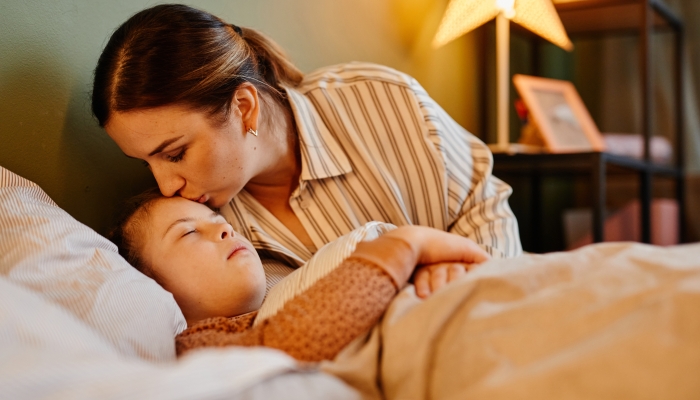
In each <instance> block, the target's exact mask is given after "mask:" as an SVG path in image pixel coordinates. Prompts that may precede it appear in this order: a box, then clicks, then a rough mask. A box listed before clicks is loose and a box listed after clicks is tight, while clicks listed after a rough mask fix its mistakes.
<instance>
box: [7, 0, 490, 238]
mask: <svg viewBox="0 0 700 400" xmlns="http://www.w3.org/2000/svg"><path fill="white" fill-rule="evenodd" d="M446 3H447V2H446V1H430V0H353V1H328V0H296V1H286V0H257V1H252V0H237V1H236V0H226V1H223V0H222V1H215V0H208V1H191V2H188V4H190V5H193V6H195V7H198V8H202V9H205V10H207V11H210V12H212V13H214V14H216V15H219V16H221V17H223V18H224V19H226V20H227V21H229V22H232V23H236V24H239V25H243V26H250V27H254V28H258V29H260V30H262V31H263V32H265V33H267V34H268V35H269V36H271V37H272V38H273V39H275V40H276V41H278V42H279V43H280V44H281V45H282V46H283V47H284V48H285V49H287V51H288V52H289V54H290V56H291V58H292V59H293V60H294V61H295V62H296V63H297V65H298V66H299V67H300V68H301V69H302V70H303V71H306V72H308V71H311V70H313V69H315V68H317V67H320V66H323V65H329V64H335V63H340V62H346V61H352V60H359V61H370V62H376V63H381V64H386V65H389V66H392V67H394V68H397V69H400V70H403V71H405V72H407V73H410V74H412V75H413V76H415V77H416V78H417V79H418V80H419V81H420V82H421V83H422V84H423V85H424V86H425V87H426V89H427V90H428V91H429V92H430V93H431V94H432V95H433V97H434V98H436V100H437V101H438V102H439V103H441V104H442V105H443V107H444V108H445V109H446V110H447V111H448V112H449V113H450V114H452V115H453V117H454V118H455V119H456V120H457V121H458V122H460V123H461V124H462V125H464V126H465V127H467V129H472V130H473V129H474V128H475V127H478V126H479V121H477V120H476V115H477V113H476V111H475V108H476V106H475V102H476V99H475V93H476V91H475V90H476V89H475V83H474V82H476V81H477V80H476V78H475V61H474V59H475V57H474V54H473V47H474V46H473V44H472V42H473V40H472V39H471V38H470V37H469V36H466V37H464V38H462V39H459V40H457V41H455V42H453V43H452V44H450V45H447V46H446V47H445V48H442V49H439V50H437V51H436V50H433V49H431V48H430V45H429V43H430V39H431V38H432V36H433V34H434V32H435V29H436V26H437V24H438V23H439V20H440V17H441V15H442V12H443V9H444V7H445V5H446ZM153 4H156V3H155V2H148V1H137V0H123V1H121V0H120V1H113V0H111V1H104V0H52V1H38V0H3V1H2V3H0V165H2V166H3V167H5V168H8V169H10V170H11V171H14V172H16V173H18V174H20V175H22V176H24V177H26V178H28V179H30V180H33V181H34V182H36V183H38V184H39V185H40V186H41V187H42V188H44V190H45V191H46V192H47V193H48V194H49V195H50V196H51V197H52V198H53V199H54V200H55V201H56V202H57V203H58V204H59V205H60V206H62V207H63V208H64V209H65V210H66V211H68V212H69V213H71V214H72V215H73V216H75V217H76V218H77V219H78V220H80V221H81V222H83V223H85V224H87V225H88V226H90V227H92V228H94V229H96V230H97V231H98V232H102V233H103V232H105V231H106V229H108V227H109V226H110V224H111V219H112V215H113V213H114V211H115V210H116V208H117V207H118V204H119V203H120V202H121V201H122V200H123V199H124V198H125V197H127V196H129V195H132V194H134V193H137V192H139V191H141V190H142V189H144V188H145V187H147V186H149V185H152V184H154V181H153V180H152V178H151V177H150V175H149V173H148V171H147V170H146V169H145V168H144V167H143V166H142V164H141V163H140V162H138V161H135V160H130V159H127V158H126V157H124V156H123V155H122V154H121V152H120V151H119V149H118V148H117V147H116V146H115V145H114V144H113V143H112V142H111V141H110V140H109V138H108V137H107V135H106V134H105V133H104V132H103V131H102V130H101V129H100V128H99V127H98V126H97V124H96V122H95V121H94V120H93V119H92V116H91V114H90V97H89V92H90V87H91V79H92V69H93V68H94V65H95V63H96V60H97V58H98V56H99V54H100V51H101V49H102V46H103V45H104V44H105V43H106V41H107V38H108V37H109V35H110V33H111V32H112V31H113V30H114V29H115V28H116V27H117V26H118V25H119V24H120V23H122V22H123V21H124V20H126V19H127V18H128V17H129V16H130V15H132V14H133V13H135V12H137V11H139V10H141V9H143V8H146V7H148V6H151V5H153Z"/></svg>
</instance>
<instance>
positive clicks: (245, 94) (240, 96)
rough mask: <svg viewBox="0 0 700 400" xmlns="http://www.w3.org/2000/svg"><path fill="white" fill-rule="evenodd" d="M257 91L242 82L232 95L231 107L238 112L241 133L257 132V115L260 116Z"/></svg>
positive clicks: (250, 85) (250, 84)
mask: <svg viewBox="0 0 700 400" xmlns="http://www.w3.org/2000/svg"><path fill="white" fill-rule="evenodd" d="M258 94H259V93H258V89H257V88H256V87H255V85H253V84H252V83H249V82H243V83H242V84H241V85H240V86H239V87H238V89H236V91H235V92H234V93H233V99H232V101H231V107H232V108H233V109H234V112H235V110H238V112H239V113H240V116H241V121H242V123H243V131H247V130H248V129H252V130H254V131H257V130H258V115H259V114H260V97H259V96H258Z"/></svg>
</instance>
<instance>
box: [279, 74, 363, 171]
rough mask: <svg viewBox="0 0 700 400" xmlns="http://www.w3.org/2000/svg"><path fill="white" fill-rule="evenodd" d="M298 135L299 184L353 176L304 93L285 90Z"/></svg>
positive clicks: (348, 163) (344, 156)
mask: <svg viewBox="0 0 700 400" xmlns="http://www.w3.org/2000/svg"><path fill="white" fill-rule="evenodd" d="M284 89H285V90H286V92H287V98H288V99H289V104H291V106H292V112H293V113H294V120H295V121H296V125H297V132H298V133H299V149H300V152H301V176H300V180H302V181H307V180H313V179H323V178H330V177H332V176H338V175H343V174H347V173H348V172H352V166H351V165H350V160H348V157H347V155H346V154H345V150H343V148H342V146H341V145H340V143H338V141H337V140H336V138H335V137H333V134H332V133H331V131H330V129H329V128H328V126H326V124H325V122H324V121H323V119H322V118H321V116H320V115H319V114H318V111H316V107H314V105H313V104H312V102H311V99H310V98H309V97H307V96H306V95H305V94H304V93H302V92H300V91H298V90H295V89H293V88H289V87H285V88H284Z"/></svg>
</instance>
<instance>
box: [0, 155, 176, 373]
mask: <svg viewBox="0 0 700 400" xmlns="http://www.w3.org/2000/svg"><path fill="white" fill-rule="evenodd" d="M0 276H4V277H5V278H6V279H7V280H8V281H10V282H12V283H14V284H16V285H18V286H21V287H24V288H25V289H28V290H30V291H33V292H36V293H38V294H40V295H41V296H42V297H43V298H44V299H45V300H46V301H48V302H50V303H53V304H56V305H59V306H60V307H62V308H63V309H65V310H67V311H69V312H70V313H71V314H73V315H74V316H75V317H77V318H78V319H79V320H81V321H82V322H83V323H85V324H87V325H88V326H89V327H91V328H92V329H93V330H94V331H96V332H97V333H98V334H99V335H101V336H102V337H103V338H105V339H106V341H107V342H109V343H111V345H113V346H114V347H115V349H116V350H117V351H118V352H119V353H121V354H123V355H126V356H138V357H141V358H144V359H146V360H150V361H169V360H174V359H175V345H174V337H175V335H177V334H178V333H180V332H181V331H182V330H184V329H185V327H186V325H187V324H186V322H185V318H184V317H183V315H182V312H181V311H180V308H179V307H178V306H177V304H176V303H175V300H174V299H173V296H172V295H171V294H170V293H169V292H167V291H165V290H164V289H163V288H161V287H160V286H159V285H158V284H157V283H155V281H153V280H152V279H150V278H148V277H146V276H145V275H143V274H141V273H140V272H138V271H136V270H135V269H134V268H133V267H131V266H130V265H129V264H128V263H127V262H126V261H125V260H124V259H123V258H122V257H121V256H120V255H119V254H118V253H117V248H116V246H115V245H114V244H113V243H112V242H110V241H109V240H107V239H106V238H104V237H102V236H100V235H99V234H97V233H96V232H95V231H93V230H92V229H90V228H88V227H87V226H85V225H83V224H82V223H80V222H78V221H77V220H75V219H74V218H73V217H71V216H70V215H69V214H68V213H66V212H65V211H63V210H62V209H61V208H60V207H58V206H57V205H56V204H55V203H54V202H53V201H52V200H51V199H50V198H49V196H48V195H47V194H46V193H45V192H44V191H43V190H41V188H40V187H39V186H38V185H36V184H35V183H33V182H30V181H28V180H26V179H24V178H22V177H20V176H18V175H16V174H14V173H12V172H10V171H8V170H7V169H5V168H2V167H0Z"/></svg>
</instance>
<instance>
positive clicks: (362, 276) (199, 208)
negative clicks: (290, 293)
mask: <svg viewBox="0 0 700 400" xmlns="http://www.w3.org/2000/svg"><path fill="white" fill-rule="evenodd" d="M110 237H111V239H112V240H113V241H114V242H115V243H116V244H117V246H118V247H119V251H120V253H121V254H122V255H123V256H124V258H125V259H126V260H127V261H129V262H130V263H131V264H132V265H133V266H134V267H136V268H137V269H139V270H140V271H141V272H143V273H144V274H145V275H147V276H149V277H151V278H153V279H154V280H155V281H156V282H158V283H159V284H160V285H161V286H163V288H165V289H166V290H168V291H169V292H171V293H172V294H173V297H174V298H175V301H176V302H177V303H178V305H179V306H180V308H181V310H182V313H183V315H184V316H185V319H186V320H187V323H188V325H189V328H188V329H187V330H186V331H184V332H183V333H181V334H180V335H178V337H177V340H176V345H177V350H178V353H179V354H180V353H182V352H184V351H186V350H189V349H192V348H195V347H201V346H223V345H243V346H253V345H262V346H268V347H274V348H277V349H280V350H283V351H285V352H287V353H288V354H290V355H292V356H293V357H295V358H297V359H300V360H306V361H319V360H324V359H332V358H333V357H334V356H335V355H336V354H337V353H338V352H339V351H340V350H341V349H342V348H343V347H345V345H347V344H348V343H349V342H350V341H352V340H353V339H354V338H355V337H357V336H358V335H359V334H361V333H362V332H365V331H367V330H368V329H369V328H371V327H372V326H373V325H374V324H375V323H376V322H377V320H378V319H379V317H380V316H381V315H382V313H383V312H384V310H385V309H386V307H387V306H388V304H389V302H390V301H391V300H392V299H393V297H394V296H395V295H396V293H397V292H398V290H399V289H400V288H401V287H403V286H404V285H405V284H406V282H407V281H408V279H409V277H410V276H411V274H412V272H413V270H414V268H415V266H416V265H419V264H434V263H439V262H443V261H453V262H463V263H469V264H472V263H479V262H482V261H485V260H486V259H487V258H488V255H487V254H486V253H485V252H484V251H483V250H482V249H480V248H479V247H478V246H476V244H474V242H472V241H470V240H468V239H465V238H463V237H460V236H456V235H452V234H449V233H445V232H443V231H440V230H436V229H432V228H426V227H418V226H405V227H401V228H397V229H395V230H393V231H390V232H388V233H386V234H384V235H383V236H381V237H379V238H377V239H375V240H373V241H370V242H362V243H360V244H359V245H358V246H357V248H356V250H355V252H354V253H352V255H351V256H350V257H349V258H348V259H346V260H345V261H343V264H342V265H341V266H339V267H338V268H336V269H335V270H334V271H333V272H331V273H330V274H329V275H327V276H326V277H324V278H323V279H321V280H319V281H318V282H317V283H316V284H314V285H313V286H312V287H311V288H310V289H309V290H307V291H305V292H304V293H302V294H301V295H299V296H297V297H295V298H294V299H292V300H291V301H289V302H288V303H287V304H286V305H285V306H284V307H283V309H282V310H281V311H280V312H279V313H278V314H276V315H275V316H273V317H271V318H269V319H267V320H265V321H263V323H261V324H259V325H257V326H255V327H254V328H253V327H252V323H253V321H254V319H255V316H256V312H255V311H256V310H257V309H258V308H259V307H260V305H261V304H262V301H263V298H264V295H265V274H264V271H263V267H262V263H261V261H260V258H259V257H258V255H257V253H256V251H255V249H254V247H253V246H252V244H251V243H250V242H249V241H248V240H246V239H245V238H244V237H242V236H241V235H240V234H238V233H237V232H235V231H234V230H233V229H232V227H231V225H229V224H228V223H227V222H226V221H225V219H224V218H223V217H222V216H221V215H219V214H218V213H216V212H214V211H212V210H211V209H209V208H208V207H207V206H205V205H203V204H199V203H196V202H193V201H190V200H186V199H184V198H181V197H170V198H166V197H163V196H161V195H160V193H158V192H157V191H155V190H153V191H149V192H146V193H144V194H142V195H140V196H138V197H137V198H135V199H133V200H132V201H131V202H130V203H129V205H128V206H127V207H126V209H125V210H124V217H122V219H121V221H120V224H119V226H118V228H116V229H115V230H114V231H113V232H112V234H111V235H110ZM230 317H233V318H230Z"/></svg>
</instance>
